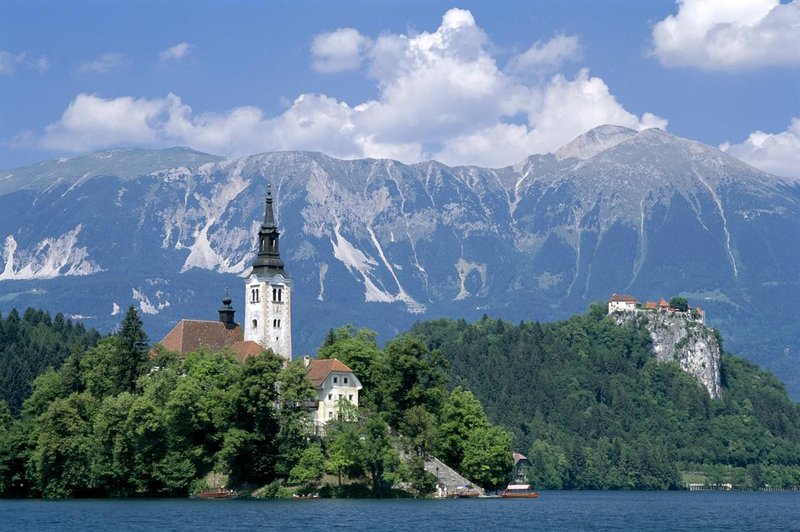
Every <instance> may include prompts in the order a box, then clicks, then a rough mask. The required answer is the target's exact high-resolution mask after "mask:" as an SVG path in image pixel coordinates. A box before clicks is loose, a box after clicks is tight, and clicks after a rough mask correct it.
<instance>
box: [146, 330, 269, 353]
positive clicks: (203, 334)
mask: <svg viewBox="0 0 800 532" xmlns="http://www.w3.org/2000/svg"><path fill="white" fill-rule="evenodd" d="M243 340H244V332H243V331H242V328H241V327H239V325H236V326H235V327H233V328H232V329H228V328H226V327H225V324H224V323H222V322H220V321H207V320H181V321H180V322H179V323H178V324H177V325H176V326H175V327H173V329H172V330H171V331H170V332H168V333H167V335H166V336H165V337H164V338H163V339H162V340H161V342H159V343H160V344H161V345H163V346H164V347H166V348H167V349H169V350H170V351H174V352H176V353H178V354H179V355H180V356H181V357H185V356H186V355H187V354H189V353H191V352H192V351H197V350H198V349H203V348H205V349H210V350H212V351H220V350H222V349H225V348H231V349H232V350H233V351H234V352H235V353H236V354H237V358H239V355H240V354H241V355H242V356H244V357H245V358H246V356H249V355H252V354H255V353H254V347H253V345H250V344H254V345H255V346H257V347H258V353H260V352H261V346H259V345H258V344H257V343H255V342H250V341H248V342H244V341H243ZM245 344H246V345H245ZM240 360H244V358H240Z"/></svg>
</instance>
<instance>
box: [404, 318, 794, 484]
mask: <svg viewBox="0 0 800 532" xmlns="http://www.w3.org/2000/svg"><path fill="white" fill-rule="evenodd" d="M413 332H414V333H415V334H417V335H419V336H420V337H422V338H423V339H424V340H425V341H426V342H427V343H428V345H429V346H430V347H431V348H432V349H438V350H440V351H441V353H442V354H443V355H444V357H445V358H446V359H447V361H448V362H449V368H448V374H449V377H450V383H451V385H461V386H463V387H464V388H466V389H469V390H471V391H472V392H473V393H474V394H475V395H476V397H477V398H478V399H479V400H480V401H481V403H482V404H483V406H484V408H485V410H486V413H487V415H488V416H489V418H490V419H491V421H492V422H494V423H499V424H501V425H503V426H505V427H506V428H508V429H509V430H510V431H511V432H512V434H513V436H514V444H515V446H516V448H517V449H518V450H519V451H521V452H523V453H525V454H527V455H528V457H529V458H530V459H531V461H532V462H533V464H534V473H533V475H534V478H533V479H532V480H533V481H534V482H536V483H537V484H538V485H539V486H541V487H544V488H579V489H669V488H678V487H682V486H683V482H682V480H681V476H680V472H681V471H698V472H700V473H701V475H700V478H703V477H705V479H706V480H707V481H709V482H715V483H716V482H730V483H732V484H735V485H737V486H738V487H743V488H745V487H746V488H759V487H762V486H763V485H766V484H769V485H770V486H772V487H787V486H797V485H800V406H799V405H798V404H797V403H793V402H792V401H791V400H790V399H789V398H788V396H787V394H786V390H785V388H784V386H783V384H782V383H780V382H779V381H778V380H777V379H776V378H775V377H774V376H772V375H771V374H769V373H767V372H765V371H763V370H760V369H759V368H758V367H756V366H755V365H753V364H751V363H749V362H747V361H745V360H743V359H741V358H738V357H735V356H731V355H728V354H723V357H722V365H721V367H722V369H721V379H722V385H723V393H722V397H721V398H720V399H718V400H712V399H710V398H709V395H708V393H707V392H706V390H705V389H704V388H703V387H702V386H701V385H700V384H698V383H697V382H696V381H695V380H694V379H693V378H692V377H691V376H689V375H688V374H686V373H684V372H683V371H682V370H681V369H680V368H679V367H678V364H677V363H659V362H657V361H656V360H655V358H654V357H653V356H652V355H651V354H650V352H649V350H648V345H649V343H650V337H649V335H648V333H647V331H646V330H645V329H644V328H637V327H635V326H633V325H631V326H626V327H619V326H617V325H615V324H614V323H613V322H612V321H611V320H610V319H608V318H607V317H606V311H605V308H603V307H601V306H593V307H592V308H591V309H590V310H589V312H588V313H587V314H585V315H581V316H575V317H573V318H571V319H569V320H566V321H560V322H554V323H548V324H540V323H520V324H519V325H513V324H510V323H508V322H504V321H500V320H493V319H489V318H486V317H484V319H482V320H480V321H477V322H475V323H474V324H468V323H466V322H465V321H463V320H460V321H453V320H438V321H432V322H427V323H421V324H417V325H416V326H415V327H414V330H413Z"/></svg>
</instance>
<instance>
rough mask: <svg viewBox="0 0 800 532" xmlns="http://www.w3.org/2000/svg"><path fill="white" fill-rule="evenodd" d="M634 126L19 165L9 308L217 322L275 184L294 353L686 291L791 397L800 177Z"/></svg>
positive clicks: (4, 192)
mask: <svg viewBox="0 0 800 532" xmlns="http://www.w3.org/2000/svg"><path fill="white" fill-rule="evenodd" d="M631 132H632V130H631ZM631 132H627V131H624V130H620V129H615V128H614V127H601V128H600V129H599V130H592V131H590V132H588V133H587V134H586V135H588V136H586V135H584V136H581V137H578V138H577V139H575V140H573V141H572V143H569V144H568V145H567V146H569V145H570V144H573V148H575V146H580V147H581V149H583V150H584V151H580V150H577V151H576V150H573V149H572V148H570V150H571V153H572V152H575V153H577V152H579V153H582V154H584V155H586V154H589V153H592V151H596V150H597V148H598V146H606V144H609V146H608V147H605V148H604V149H602V150H600V151H599V152H597V153H594V154H593V155H591V156H590V157H588V158H586V159H579V158H577V157H568V158H564V159H561V160H559V159H558V157H557V156H556V155H555V154H539V155H532V156H530V157H528V158H526V159H525V160H524V161H521V162H520V163H517V164H516V165H511V166H507V167H503V168H494V169H491V168H481V167H477V166H458V167H449V166H446V165H443V164H441V163H438V162H436V161H427V162H420V163H414V164H411V165H406V164H403V163H401V162H398V161H393V160H390V159H352V160H340V159H336V158H333V157H330V156H327V155H325V154H322V153H320V152H273V153H264V154H258V155H253V156H248V157H242V158H238V159H224V158H219V157H216V156H213V155H207V154H201V153H199V152H194V151H192V150H183V149H175V150H168V151H167V152H166V153H160V152H148V151H147V150H145V151H142V152H136V151H135V150H134V151H126V150H119V151H106V152H100V153H103V154H105V155H106V156H108V157H107V158H97V157H96V154H90V155H88V156H83V157H84V158H83V159H81V157H77V158H74V159H81V160H80V161H78V162H74V161H73V166H74V169H73V170H72V173H71V174H70V173H67V172H66V171H64V170H63V168H65V167H64V164H65V163H58V162H54V161H50V162H49V166H48V168H51V170H48V171H47V172H44V173H42V174H41V175H40V174H37V173H36V172H37V165H33V166H32V167H25V169H24V170H25V171H24V172H22V171H20V170H10V171H7V172H3V173H0V209H2V212H5V213H8V215H7V216H4V217H3V218H2V219H0V246H2V249H0V260H1V261H2V262H0V272H2V275H1V276H0V311H5V310H6V309H8V308H10V307H11V306H34V307H42V306H43V304H42V302H43V301H44V300H43V298H46V300H47V302H48V303H49V305H47V307H48V308H51V309H52V310H56V311H58V310H61V311H64V312H65V313H67V314H71V315H83V316H96V318H94V320H89V321H87V324H88V325H90V326H98V327H101V328H104V327H105V328H110V327H113V325H114V323H116V320H118V317H117V314H114V313H113V312H114V311H113V310H112V309H116V308H119V307H124V306H125V305H126V304H128V303H134V304H136V305H138V306H139V307H140V308H141V309H142V310H143V311H145V310H146V311H147V312H150V314H146V315H145V322H146V325H147V327H148V329H149V330H153V331H155V334H156V335H158V334H163V332H166V330H168V329H169V328H170V326H171V324H174V323H175V322H176V321H177V320H178V319H180V318H183V317H193V318H201V317H209V318H210V319H213V317H214V312H215V309H216V307H217V306H218V304H219V298H221V295H222V293H223V292H224V288H225V287H226V286H228V287H231V288H232V293H233V294H234V304H236V303H235V301H236V294H237V290H236V283H239V282H241V280H240V277H239V276H241V275H242V274H243V273H246V271H247V268H248V265H249V262H250V261H251V260H252V258H253V256H254V250H255V241H254V238H255V232H256V228H257V224H258V223H259V220H260V218H261V216H262V215H263V212H261V211H262V210H263V205H262V203H263V193H264V191H265V190H266V182H267V181H269V182H271V183H272V187H273V193H274V194H275V197H276V204H275V207H276V216H277V218H278V223H279V226H280V230H281V231H282V241H283V242H284V244H283V250H284V254H285V256H284V260H285V262H286V264H287V271H288V272H289V273H290V275H292V276H293V278H294V279H295V285H296V287H297V288H296V290H295V293H296V294H297V297H298V299H296V300H295V302H296V307H295V309H296V312H297V313H298V316H299V318H297V319H295V320H294V322H295V326H296V327H298V329H299V331H300V334H296V335H295V337H296V338H300V339H301V340H299V341H300V342H301V345H300V346H296V348H295V351H296V352H302V351H304V350H309V351H310V350H311V349H313V347H314V346H315V345H318V343H319V340H320V339H321V338H322V336H323V335H324V333H325V331H326V330H327V329H328V328H330V327H335V326H337V325H339V324H342V323H346V322H348V321H350V322H354V323H356V324H358V325H363V326H368V327H372V328H374V329H377V330H378V331H379V332H380V334H381V337H382V338H388V337H390V336H392V335H394V334H396V333H397V332H399V331H400V330H403V329H405V328H406V327H408V326H410V325H411V323H413V321H414V320H416V319H418V318H422V317H424V318H425V319H427V318H433V317H439V316H455V317H464V318H467V319H475V318H477V317H480V315H482V314H484V313H492V314H495V315H497V316H498V317H502V318H506V319H512V320H518V319H534V320H551V319H557V318H561V317H565V316H567V315H569V314H571V313H574V312H579V311H582V310H584V309H585V308H586V307H587V306H588V304H589V303H590V302H592V301H596V300H598V299H605V298H606V297H608V295H610V294H611V293H612V292H614V291H632V292H635V293H637V294H639V295H640V296H641V297H646V298H650V299H653V298H655V299H657V298H659V297H669V296H672V295H679V294H681V295H687V296H689V297H693V298H694V299H695V301H694V303H695V304H700V305H702V306H703V307H704V308H707V309H708V310H709V311H710V313H709V315H710V316H711V324H712V325H714V326H717V327H721V328H722V329H723V330H724V332H725V333H726V336H729V337H731V344H732V346H733V347H735V348H736V351H737V352H741V354H743V355H749V356H752V357H753V358H754V360H755V361H756V362H759V363H761V364H762V365H765V366H767V367H772V368H773V369H774V370H775V371H776V372H778V373H779V375H781V376H782V377H784V379H785V380H786V381H787V385H789V387H790V389H792V390H793V393H795V394H796V393H798V391H800V376H798V375H797V370H796V365H793V364H792V357H793V356H795V355H794V353H796V352H798V351H800V333H798V332H797V331H796V330H794V328H793V327H792V325H791V323H790V319H789V316H790V315H792V314H793V313H794V314H795V315H796V313H797V312H800V307H799V306H798V303H797V301H798V300H800V279H798V277H797V273H796V268H795V266H794V265H796V264H797V263H798V262H800V251H798V249H797V246H796V244H795V245H792V244H793V243H794V242H796V237H795V235H796V234H797V232H798V231H800V185H798V184H797V183H796V182H794V181H792V180H789V179H786V178H780V177H777V176H772V175H770V174H766V173H763V172H760V171H758V170H755V169H753V168H751V167H749V166H747V165H745V164H744V163H740V162H736V161H735V160H734V159H732V158H731V157H729V156H728V155H726V154H724V153H723V152H721V151H719V150H717V149H716V148H714V147H711V146H706V145H703V144H701V143H696V142H694V141H689V140H686V139H681V138H679V137H675V136H673V135H670V134H669V133H666V132H663V131H654V130H645V131H642V132H633V133H635V134H632V133H631ZM615 135H616V137H615ZM582 137H584V138H582ZM620 137H625V138H624V139H623V140H621V141H619V142H616V140H618V138H620ZM609 138H610V140H609ZM570 150H565V151H563V152H562V155H563V154H564V153H566V152H567V151H570ZM137 153H138V154H139V155H141V154H142V153H144V154H146V155H145V156H144V159H141V160H140V159H139V158H138V155H137ZM159 154H160V156H161V157H162V159H163V160H166V161H167V162H168V163H169V164H167V165H166V166H163V167H159V163H158V161H159ZM93 156H94V158H93ZM115 158H119V161H116V160H115ZM41 164H44V163H41ZM103 165H105V166H103ZM45 166H47V165H45ZM119 167H124V171H119V175H114V174H113V172H115V171H116V170H114V168H119ZM52 168H54V169H52ZM59 168H62V170H59ZM106 169H110V170H108V171H106ZM101 170H103V171H101ZM48 172H49V173H48ZM92 172H95V174H92ZM86 174H89V175H90V177H88V178H85V179H81V178H82V177H83V176H84V175H86ZM100 174H102V175H100ZM12 182H13V184H14V185H15V186H16V188H13V189H12V187H11V186H10V183H12ZM34 185H35V186H34ZM37 187H38V188H37ZM98 205H99V206H108V208H106V209H102V208H100V209H98V208H97V206H98ZM54 271H55V272H56V275H53V272H54ZM45 274H46V275H45ZM88 286H91V287H96V288H92V290H97V289H98V288H99V291H98V292H97V294H98V297H97V298H94V300H93V298H91V297H89V295H88V294H85V293H83V292H84V291H85V290H87V288H86V287H88ZM100 287H105V288H100ZM44 294H47V295H46V296H45V295H44ZM203 309H205V310H203ZM764 338H770V339H771V343H774V344H775V345H774V346H770V347H768V348H767V349H764V348H763V347H762V344H763V339H764ZM786 349H788V351H785V350H786ZM787 353H788V355H787ZM793 383H794V384H793Z"/></svg>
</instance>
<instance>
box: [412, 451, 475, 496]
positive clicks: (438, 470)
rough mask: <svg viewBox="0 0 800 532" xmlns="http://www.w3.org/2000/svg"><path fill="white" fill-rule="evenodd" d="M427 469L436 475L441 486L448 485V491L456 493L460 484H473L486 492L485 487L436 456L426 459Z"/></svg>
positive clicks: (473, 486)
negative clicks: (463, 475)
mask: <svg viewBox="0 0 800 532" xmlns="http://www.w3.org/2000/svg"><path fill="white" fill-rule="evenodd" d="M425 471H427V472H428V473H430V474H431V475H433V476H435V477H436V479H437V480H438V484H439V486H440V487H442V486H443V487H446V488H447V493H450V494H452V493H456V491H457V488H458V487H459V486H472V488H473V489H474V490H475V491H478V492H480V494H481V495H483V494H484V490H483V488H481V487H480V486H478V485H477V484H475V483H473V482H472V481H471V480H469V479H467V478H465V477H462V476H461V475H459V474H458V472H456V471H455V470H454V469H452V468H451V467H449V466H448V465H447V464H445V463H444V462H442V461H441V460H439V459H438V458H436V457H429V458H427V459H426V460H425Z"/></svg>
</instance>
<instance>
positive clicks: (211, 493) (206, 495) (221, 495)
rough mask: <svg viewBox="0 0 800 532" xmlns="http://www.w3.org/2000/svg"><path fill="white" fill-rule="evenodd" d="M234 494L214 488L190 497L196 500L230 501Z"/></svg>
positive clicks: (223, 489)
mask: <svg viewBox="0 0 800 532" xmlns="http://www.w3.org/2000/svg"><path fill="white" fill-rule="evenodd" d="M235 495H236V494H235V493H234V492H233V491H232V490H226V489H225V488H215V489H210V490H203V491H198V492H197V493H195V494H194V495H193V496H192V497H193V498H196V499H232V498H233V497H234V496H235Z"/></svg>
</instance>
